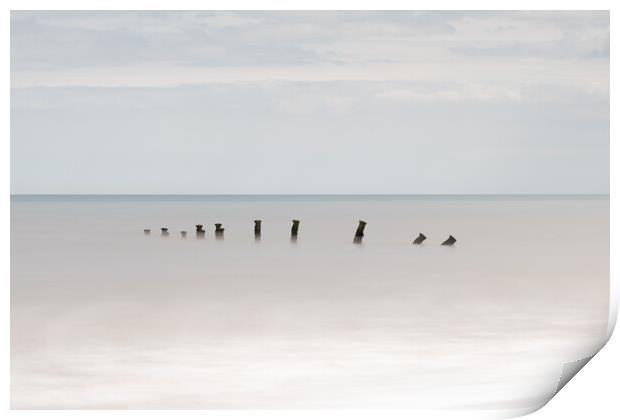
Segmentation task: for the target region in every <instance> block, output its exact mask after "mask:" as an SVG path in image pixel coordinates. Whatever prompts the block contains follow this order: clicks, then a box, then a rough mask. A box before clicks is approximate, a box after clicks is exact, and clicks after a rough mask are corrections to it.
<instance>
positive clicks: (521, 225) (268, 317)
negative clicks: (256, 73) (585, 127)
mask: <svg viewBox="0 0 620 420" xmlns="http://www.w3.org/2000/svg"><path fill="white" fill-rule="evenodd" d="M254 219H262V221H263V222H262V237H261V238H260V241H257V240H255V238H254V232H253V220H254ZM291 219H299V220H300V221H301V224H300V228H299V236H298V240H297V241H296V242H294V243H293V242H291V241H290V228H291ZM359 219H363V220H365V221H366V222H368V225H367V227H366V235H365V237H364V240H363V243H362V244H361V245H357V244H353V243H352V239H353V234H354V232H355V229H356V227H357V222H358V220H359ZM214 223H222V224H223V227H224V228H225V229H226V230H225V234H224V237H223V239H221V240H216V239H215V236H214V232H213V230H214ZM195 224H203V225H205V229H206V230H207V232H206V237H205V239H204V240H198V239H196V238H195V235H194V225H195ZM164 226H165V227H168V228H169V230H170V236H169V237H168V238H162V237H161V236H160V234H159V228H160V227H164ZM144 228H150V229H151V230H152V233H151V235H150V236H148V237H147V236H144V234H143V229H144ZM181 230H187V231H188V238H187V239H185V240H183V239H181V237H180V234H179V231H181ZM420 232H422V233H424V234H425V235H426V236H427V237H428V239H427V240H426V242H425V243H424V244H423V245H422V246H413V245H412V244H411V243H412V241H413V239H414V238H415V237H416V236H417V235H418V233H420ZM450 234H452V235H454V236H455V237H456V238H457V240H458V242H457V243H456V245H455V246H454V247H451V248H450V247H442V246H440V243H441V242H442V241H443V240H445V239H446V238H447V237H448V235H450ZM608 301H609V199H608V197H606V196H605V197H544V196H543V197H541V196H535V197H526V196H524V197H500V196H496V197H493V196H492V197H484V196H483V197H467V196H419V197H415V196H414V197H408V196H400V197H397V196H336V197H334V196H331V197H329V196H327V197H325V196H298V197H297V196H245V197H244V196H148V197H140V196H135V197H132V196H88V197H71V196H56V197H36V196H35V197H33V196H13V197H12V199H11V404H12V407H13V408H94V409H96V408H136V409H159V408H188V409H190V408H214V409H222V408H233V409H245V408H359V409H362V408H427V409H434V408H441V409H489V410H497V412H499V413H501V412H502V410H505V412H513V411H515V410H516V411H517V412H518V411H519V410H531V409H532V408H534V407H537V406H540V405H541V404H542V403H544V402H545V401H546V400H547V399H548V398H549V397H550V395H552V394H553V392H554V390H555V387H556V385H557V382H558V379H559V376H560V373H561V370H562V365H563V363H566V362H571V361H574V360H576V359H580V358H583V357H585V356H588V355H590V354H591V353H592V352H593V351H595V350H597V349H598V348H599V346H600V345H601V344H602V342H603V339H604V337H605V332H606V327H607V317H608V306H609V305H608Z"/></svg>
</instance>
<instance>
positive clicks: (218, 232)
mask: <svg viewBox="0 0 620 420" xmlns="http://www.w3.org/2000/svg"><path fill="white" fill-rule="evenodd" d="M215 237H216V238H218V239H221V238H223V237H224V228H223V227H222V224H221V223H216V224H215Z"/></svg>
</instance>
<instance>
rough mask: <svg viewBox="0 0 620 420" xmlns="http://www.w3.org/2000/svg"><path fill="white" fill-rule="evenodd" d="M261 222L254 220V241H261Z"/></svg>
mask: <svg viewBox="0 0 620 420" xmlns="http://www.w3.org/2000/svg"><path fill="white" fill-rule="evenodd" d="M261 222H262V221H261V220H254V239H260V233H261V232H260V229H261Z"/></svg>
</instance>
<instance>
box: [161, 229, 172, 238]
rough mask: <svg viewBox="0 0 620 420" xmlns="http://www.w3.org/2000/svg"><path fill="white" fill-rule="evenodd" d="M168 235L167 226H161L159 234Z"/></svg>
mask: <svg viewBox="0 0 620 420" xmlns="http://www.w3.org/2000/svg"><path fill="white" fill-rule="evenodd" d="M168 235H170V233H168V228H165V227H164V228H161V236H168Z"/></svg>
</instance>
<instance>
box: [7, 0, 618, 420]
mask: <svg viewBox="0 0 620 420" xmlns="http://www.w3.org/2000/svg"><path fill="white" fill-rule="evenodd" d="M6 3H7V4H8V8H7V9H6V13H5V15H4V16H3V20H2V21H3V22H5V24H4V25H2V28H3V38H4V39H3V42H2V44H1V45H2V52H3V55H2V56H3V59H4V66H3V68H2V71H3V76H4V77H3V79H4V80H5V83H4V85H3V92H4V98H5V101H4V102H3V105H2V106H3V115H4V116H5V118H4V119H3V121H6V122H7V123H6V124H3V125H2V127H3V128H4V129H3V132H2V138H3V149H4V153H1V154H0V162H1V165H0V168H1V169H0V172H1V174H2V192H3V197H4V201H3V205H2V207H1V211H2V224H3V229H2V232H3V233H5V234H4V235H3V236H2V239H3V240H2V242H1V244H2V251H3V252H2V257H1V258H2V260H1V261H2V264H1V265H0V269H1V273H2V279H3V286H4V292H5V293H3V294H2V296H3V302H4V303H5V305H3V310H2V318H3V322H2V324H1V325H2V338H3V340H4V342H3V344H4V345H3V346H2V349H1V351H2V361H3V363H2V373H3V375H2V378H3V381H2V382H1V385H0V390H1V391H3V392H2V393H3V395H5V398H6V399H5V401H4V402H5V410H7V411H8V412H7V414H8V415H10V416H12V417H20V418H22V417H23V418H33V417H37V418H38V417H45V418H46V419H48V418H51V419H55V418H58V419H61V418H62V419H65V418H71V417H75V416H78V417H80V418H81V417H82V416H84V415H88V416H89V417H95V418H108V417H115V418H135V417H145V416H148V417H149V418H150V417H153V416H155V417H160V416H166V417H168V416H173V417H178V416H181V415H182V416H201V417H204V416H208V417H210V418H221V419H224V418H226V419H240V418H250V417H251V418H252V419H274V418H282V419H284V418H286V419H289V418H291V417H293V418H300V419H306V418H308V419H310V418H312V419H314V418H317V417H321V418H334V419H335V418H338V419H342V418H355V419H361V420H364V419H371V418H372V419H375V418H376V417H377V416H382V417H383V416H387V417H389V418H393V419H399V418H403V419H405V418H407V419H410V418H411V417H413V416H415V417H417V418H423V419H425V418H446V417H450V418H453V417H458V418H485V417H488V414H489V413H488V412H487V413H486V414H487V415H485V412H466V413H459V412H447V413H438V412H426V411H254V410H245V411H172V410H171V411H158V412H151V411H123V412H115V411H89V412H88V413H85V412H80V411H71V412H66V411H9V401H10V400H9V390H10V369H9V366H10V365H9V361H10V360H9V356H10V354H9V340H8V339H9V326H10V311H9V305H10V293H9V284H10V282H9V278H10V270H9V264H10V256H9V253H10V239H9V236H8V235H6V232H9V231H10V219H9V215H10V201H9V197H10V170H9V168H10V166H9V165H10V153H9V149H10V140H9V139H10V126H9V123H8V122H9V121H10V70H9V69H10V55H9V49H10V14H9V10H37V9H42V10H49V9H65V10H72V9H78V10H79V9H82V10H89V9H90V10H105V9H119V10H123V9H125V10H136V9H146V10H149V9H151V10H192V9H205V10H234V9H248V10H277V9H285V10H317V9H318V10H329V9H332V10H363V9H371V10H372V9H384V10H402V9H414V10H462V9H467V10H485V9H493V10H554V9H555V10H611V68H612V69H613V68H617V67H618V66H617V65H615V64H616V61H617V60H616V59H615V57H616V56H617V52H618V48H617V45H618V42H617V41H618V39H617V36H616V33H617V31H616V30H615V28H616V25H617V23H618V19H617V18H616V16H615V11H614V8H613V7H612V5H613V4H614V3H613V2H612V1H610V0H609V1H604V0H598V1H597V0H590V1H574V0H573V1H571V0H565V1H561V2H560V1H551V0H538V1H532V0H521V1H511V0H504V1H501V2H498V1H489V0H486V1H483V0H480V1H467V2H464V1H458V0H452V1H442V0H435V1H429V0H426V1H425V0H420V1H413V0H409V1H408V0H383V1H375V0H357V1H356V0H332V1H329V0H314V1H310V0H288V1H286V0H253V1H252V0H229V1H217V0H202V1H199V0H177V1H171V0H168V1H163V0H152V1H146V0H141V1H138V0H108V1H101V0H97V1H89V2H88V4H86V3H85V2H83V1H77V0H64V1H63V0H60V1H55V2H54V3H53V4H50V3H51V2H49V1H41V0H38V1H34V0H33V1H28V0H24V1H11V0H9V1H7V2H6ZM616 71H617V70H616ZM610 77H611V80H610V82H611V85H610V86H611V90H612V91H611V110H612V113H611V116H612V118H611V119H610V125H611V126H610V130H611V131H610V134H611V138H612V139H613V138H615V133H616V127H615V125H616V122H615V120H614V118H613V116H614V113H613V110H615V109H616V107H615V104H616V101H615V98H616V95H615V91H614V87H615V83H614V80H615V79H614V76H613V71H612V72H610ZM616 149H617V148H616V147H614V143H613V142H611V145H610V171H611V174H610V175H611V182H610V196H611V200H610V205H611V214H617V213H618V208H619V207H618V205H617V199H616V197H617V195H618V194H617V193H618V191H617V188H616V185H618V184H617V182H615V181H616V179H617V174H618V172H617V171H616V170H615V169H614V168H615V167H616V164H617V163H618V160H617V156H616V155H617V153H616ZM610 227H611V236H610V239H611V243H610V253H611V257H612V258H611V267H610V268H611V271H610V273H611V297H612V299H611V304H610V308H611V310H610V328H609V331H608V332H609V334H611V332H612V331H613V327H614V326H615V322H616V318H617V312H618V292H619V289H618V269H617V263H616V261H615V260H614V256H615V255H617V250H618V245H617V244H618V237H619V235H618V225H617V223H615V219H614V218H613V217H612V218H611V220H610ZM619 359H620V341H619V339H618V338H617V337H613V338H612V339H611V340H610V342H609V343H608V345H607V346H606V347H605V348H604V349H603V350H602V351H601V352H600V354H598V355H597V356H596V357H595V358H594V359H593V360H592V362H590V363H589V364H588V365H586V367H585V368H584V369H583V371H582V372H580V373H579V374H578V375H577V380H571V381H570V382H569V384H568V385H566V387H565V388H564V389H563V390H562V391H560V393H559V394H558V395H557V396H556V397H555V398H554V399H552V400H551V402H549V404H548V405H547V406H545V407H544V408H543V409H541V410H539V411H537V412H535V413H533V414H531V415H530V416H528V417H530V418H541V419H551V418H562V419H577V418H579V419H581V418H583V417H585V416H588V417H590V418H595V419H615V418H619V417H618V416H619V415H620V406H619V404H618V402H617V396H616V394H617V389H618V386H617V385H618V374H619V373H620V363H619Z"/></svg>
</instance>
